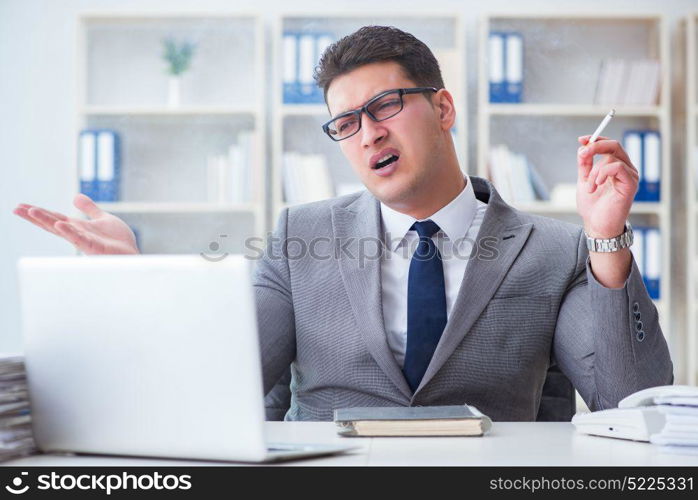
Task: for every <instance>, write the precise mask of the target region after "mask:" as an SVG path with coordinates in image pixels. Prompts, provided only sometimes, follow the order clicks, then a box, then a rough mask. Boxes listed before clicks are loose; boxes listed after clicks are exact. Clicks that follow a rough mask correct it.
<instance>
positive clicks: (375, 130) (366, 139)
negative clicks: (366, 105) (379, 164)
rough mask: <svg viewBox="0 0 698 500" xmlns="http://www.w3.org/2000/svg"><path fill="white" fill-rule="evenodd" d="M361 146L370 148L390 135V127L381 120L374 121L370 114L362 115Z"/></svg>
mask: <svg viewBox="0 0 698 500" xmlns="http://www.w3.org/2000/svg"><path fill="white" fill-rule="evenodd" d="M361 118H362V119H361V131H360V132H359V133H360V134H361V146H362V147H364V148H370V147H371V146H373V145H374V144H377V143H379V142H380V141H382V140H383V139H384V138H385V137H386V136H387V135H388V129H387V128H385V127H384V126H383V124H382V123H381V122H374V121H373V120H371V119H370V118H369V117H368V116H363V117H361Z"/></svg>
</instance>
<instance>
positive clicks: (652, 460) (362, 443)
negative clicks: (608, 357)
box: [3, 422, 698, 466]
mask: <svg viewBox="0 0 698 500" xmlns="http://www.w3.org/2000/svg"><path fill="white" fill-rule="evenodd" d="M265 425H266V429H267V436H268V440H269V442H290V443H304V442H305V443H341V444H349V445H353V446H358V447H359V449H357V450H354V451H351V452H349V453H346V454H343V455H337V456H333V457H325V458H317V459H310V460H298V461H293V462H286V463H284V465H490V466H503V465H509V466H522V465H523V466H526V465H529V466H531V465H533V466H535V465H537V466H573V465H577V466H579V465H582V466H584V465H586V466H599V465H604V466H630V465H657V466H671V465H687V466H698V455H694V456H690V455H676V454H669V453H664V452H662V451H661V448H660V447H658V446H655V445H651V444H649V443H640V442H634V441H624V440H619V439H610V438H603V437H595V436H585V435H581V434H576V433H575V431H574V426H573V425H572V424H570V423H566V422H550V423H548V422H546V423H543V422H540V423H532V422H522V423H519V422H495V423H494V424H493V426H492V430H491V431H490V433H489V434H488V435H486V436H484V437H461V438H343V437H340V436H338V435H337V434H336V431H335V425H334V423H332V422H266V424H265ZM3 465H12V466H32V465H37V466H90V465H98V466H167V465H170V466H180V465H232V464H231V463H222V462H200V461H184V460H167V459H144V458H127V457H114V456H87V455H83V456H76V455H72V456H66V455H37V456H32V457H26V458H21V459H17V460H12V461H9V462H5V463H4V464H3Z"/></svg>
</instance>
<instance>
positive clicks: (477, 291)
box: [415, 177, 533, 394]
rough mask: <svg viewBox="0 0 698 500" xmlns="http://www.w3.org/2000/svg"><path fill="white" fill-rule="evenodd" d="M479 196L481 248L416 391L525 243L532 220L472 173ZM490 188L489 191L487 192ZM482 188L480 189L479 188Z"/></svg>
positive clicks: (450, 351)
mask: <svg viewBox="0 0 698 500" xmlns="http://www.w3.org/2000/svg"><path fill="white" fill-rule="evenodd" d="M470 179H471V181H472V182H473V187H474V188H475V189H476V195H477V196H478V197H485V198H488V199H489V203H488V207H487V211H486V212H485V217H484V219H483V221H482V225H481V227H480V231H479V233H478V235H477V238H476V240H477V245H478V248H479V251H477V252H476V253H475V254H474V255H473V256H471V259H470V262H468V266H467V268H466V271H465V275H464V278H463V281H462V283H461V286H460V289H459V291H458V296H457V297H456V301H455V303H454V305H453V309H452V311H451V315H450V317H449V319H448V323H446V328H445V329H444V332H443V334H442V335H441V340H440V341H439V344H438V345H437V347H436V350H435V351H434V356H433V357H432V359H431V363H430V364H429V367H428V368H427V371H426V373H425V374H424V377H423V378H422V382H421V383H420V385H419V387H418V388H417V391H415V394H417V393H418V392H419V391H420V390H421V389H422V387H424V386H425V385H426V384H427V383H428V382H429V381H430V380H431V379H432V378H433V376H434V375H435V374H436V373H437V372H438V371H439V370H440V369H441V367H442V366H443V364H444V363H445V362H446V360H447V359H448V358H449V356H451V354H453V351H454V350H455V349H456V347H458V345H459V344H460V343H461V342H462V340H463V338H464V337H465V335H466V334H467V333H468V331H469V330H470V329H471V328H472V327H473V325H474V324H475V321H477V319H478V318H479V317H480V314H482V311H483V310H484V309H485V307H487V304H488V303H489V301H490V299H491V298H492V296H493V295H494V294H495V292H496V291H497V288H499V285H500V284H501V283H502V281H503V280H504V277H505V276H506V274H507V272H508V271H509V268H510V267H511V265H512V264H513V262H514V260H515V259H516V257H517V256H518V255H519V252H521V249H522V248H523V246H524V243H526V240H527V238H528V235H529V233H530V232H531V229H532V228H533V224H521V223H520V222H519V220H518V218H517V217H516V213H515V212H514V211H513V210H512V209H511V208H510V207H509V206H508V205H507V204H506V203H504V202H503V201H502V199H501V198H500V197H499V195H498V194H497V192H496V191H495V190H494V188H492V187H491V184H489V183H487V182H485V181H483V180H481V179H478V178H475V177H471V178H470ZM484 190H486V191H489V193H487V192H484ZM478 191H479V192H478Z"/></svg>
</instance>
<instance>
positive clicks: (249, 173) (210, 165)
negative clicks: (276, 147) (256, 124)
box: [206, 131, 261, 203]
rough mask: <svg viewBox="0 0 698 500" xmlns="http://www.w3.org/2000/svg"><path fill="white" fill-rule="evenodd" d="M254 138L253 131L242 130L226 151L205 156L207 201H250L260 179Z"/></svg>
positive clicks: (256, 145)
mask: <svg viewBox="0 0 698 500" xmlns="http://www.w3.org/2000/svg"><path fill="white" fill-rule="evenodd" d="M257 141H258V136H257V133H256V132H254V131H243V132H240V133H239V134H238V137H237V143H235V144H231V145H230V147H229V148H228V151H227V153H226V154H222V155H209V156H208V158H207V159H206V163H207V198H208V201H209V202H210V203H247V202H250V201H253V199H254V193H256V192H257V189H258V186H257V184H258V183H259V182H261V180H260V178H259V172H260V167H259V165H258V164H257V160H258V155H257V151H258V142H257Z"/></svg>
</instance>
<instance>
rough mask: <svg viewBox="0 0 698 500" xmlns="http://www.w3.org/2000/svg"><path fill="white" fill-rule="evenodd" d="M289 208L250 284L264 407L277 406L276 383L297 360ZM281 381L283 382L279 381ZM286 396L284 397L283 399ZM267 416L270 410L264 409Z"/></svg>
mask: <svg viewBox="0 0 698 500" xmlns="http://www.w3.org/2000/svg"><path fill="white" fill-rule="evenodd" d="M287 224H288V209H285V210H283V212H282V213H281V216H280V217H279V221H278V223H277V227H276V230H275V231H274V233H273V234H272V235H271V237H270V238H269V239H268V241H267V245H266V249H265V251H264V254H263V255H262V258H261V259H260V260H259V261H258V262H257V266H256V267H255V270H254V275H253V280H252V282H253V285H254V291H255V302H256V306H257V328H258V331H259V343H260V351H261V356H262V371H263V378H264V394H269V392H270V391H272V389H274V393H275V394H271V395H268V397H267V400H266V404H267V407H269V406H270V404H273V405H274V406H276V407H277V408H276V409H280V408H278V407H279V406H280V403H279V401H277V399H278V398H277V397H275V396H278V395H279V394H280V393H278V392H277V391H281V392H284V389H283V388H275V384H277V383H278V382H283V383H286V390H287V388H288V384H287V378H288V373H289V366H290V364H291V362H292V361H293V360H294V359H295V357H296V330H295V316H294V312H293V300H292V296H291V276H290V269H289V265H288V259H287V258H286V255H287V252H286V238H287ZM282 378H283V380H282ZM285 397H287V396H284V398H285ZM267 413H269V409H268V410H267Z"/></svg>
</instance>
